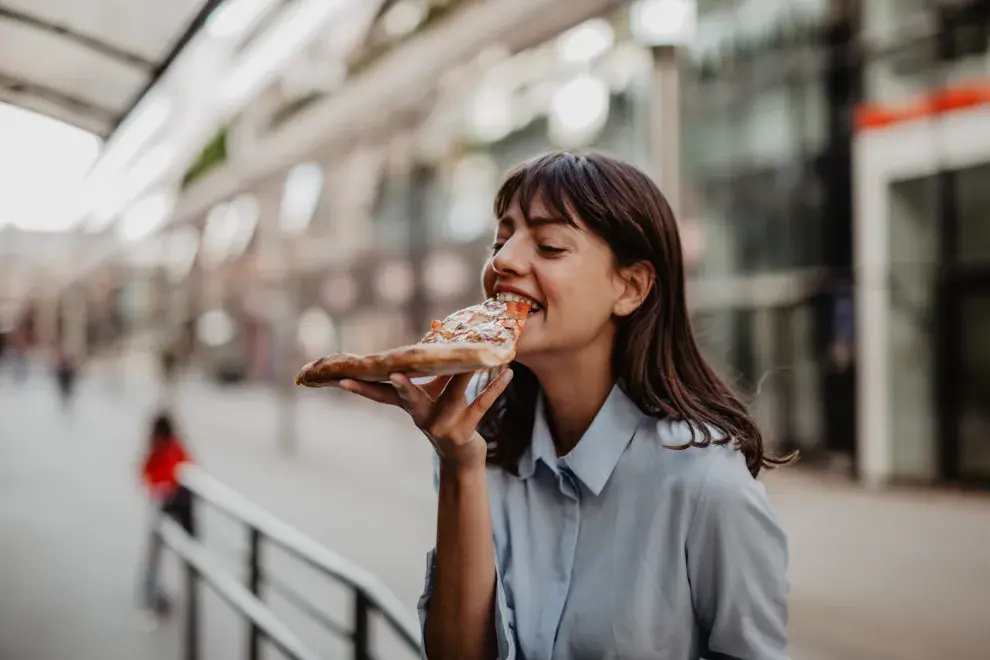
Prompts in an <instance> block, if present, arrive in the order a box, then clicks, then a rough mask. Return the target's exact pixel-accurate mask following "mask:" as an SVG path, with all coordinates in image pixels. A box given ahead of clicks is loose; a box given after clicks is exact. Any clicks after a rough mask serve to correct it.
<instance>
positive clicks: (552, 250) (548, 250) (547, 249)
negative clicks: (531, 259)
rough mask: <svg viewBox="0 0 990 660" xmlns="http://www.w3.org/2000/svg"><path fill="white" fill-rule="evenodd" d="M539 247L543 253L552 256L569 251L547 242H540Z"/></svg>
mask: <svg viewBox="0 0 990 660" xmlns="http://www.w3.org/2000/svg"><path fill="white" fill-rule="evenodd" d="M537 249H538V250H539V251H540V253H541V254H544V255H546V256H551V257H553V256H558V255H561V254H563V253H565V252H567V250H566V249H565V248H562V247H557V246H555V245H547V244H546V243H540V244H539V245H538V246H537Z"/></svg>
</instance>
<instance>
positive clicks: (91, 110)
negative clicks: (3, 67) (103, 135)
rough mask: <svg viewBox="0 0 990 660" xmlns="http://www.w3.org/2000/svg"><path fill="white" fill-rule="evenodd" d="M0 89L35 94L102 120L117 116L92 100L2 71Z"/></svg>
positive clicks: (110, 120)
mask: <svg viewBox="0 0 990 660" xmlns="http://www.w3.org/2000/svg"><path fill="white" fill-rule="evenodd" d="M0 89H5V90H7V91H10V92H15V93H20V94H27V95H28V96H36V97H38V98H40V99H44V100H46V101H49V102H51V103H54V104H56V105H58V106H60V107H63V108H66V109H68V110H73V111H75V112H78V113H81V114H86V115H89V116H91V117H95V118H98V119H100V120H101V121H103V122H112V121H114V120H115V119H116V117H117V113H116V112H114V111H113V110H111V109H110V108H105V107H103V106H100V105H97V104H96V103H93V102H92V101H87V100H86V99H81V98H79V97H78V96H73V95H72V94H67V93H66V92H63V91H61V90H58V89H55V88H53V87H48V86H47V85H42V84H40V83H36V82H32V81H30V80H23V79H21V78H16V77H14V76H12V75H10V74H9V73H4V72H3V71H0Z"/></svg>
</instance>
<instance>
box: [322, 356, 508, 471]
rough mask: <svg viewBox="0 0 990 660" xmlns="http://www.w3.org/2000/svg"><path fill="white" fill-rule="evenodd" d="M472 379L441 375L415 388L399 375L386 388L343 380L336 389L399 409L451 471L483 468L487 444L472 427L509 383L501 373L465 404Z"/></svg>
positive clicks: (462, 375) (504, 373)
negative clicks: (419, 430) (406, 415)
mask: <svg viewBox="0 0 990 660" xmlns="http://www.w3.org/2000/svg"><path fill="white" fill-rule="evenodd" d="M472 375H473V374H470V373H466V374H458V375H457V376H440V377H438V378H434V379H433V380H431V381H430V382H428V383H426V384H425V385H422V386H420V385H416V384H415V383H413V382H412V381H411V380H409V379H408V378H407V377H406V376H404V375H402V374H393V375H392V377H391V379H390V380H391V384H390V385H389V384H383V383H368V382H364V381H357V380H342V381H340V388H341V389H342V390H345V391H347V392H353V393H354V394H360V395H361V396H363V397H365V398H367V399H371V400H372V401H377V402H379V403H386V404H389V405H392V406H398V407H400V408H403V409H404V410H405V411H406V412H408V413H409V415H410V417H412V419H413V422H414V423H415V424H416V426H417V427H419V428H420V429H421V430H422V431H423V433H425V434H426V437H427V438H429V439H430V442H431V443H433V448H434V449H436V451H437V455H438V456H439V457H440V461H441V462H442V463H443V464H445V465H449V466H451V467H452V468H454V469H455V470H460V469H473V468H477V467H481V468H484V466H485V459H486V457H487V455H488V445H487V444H486V443H485V440H484V438H482V437H481V436H480V435H479V434H478V432H477V431H476V430H475V429H476V427H477V426H478V422H480V421H481V418H482V417H483V416H484V415H485V413H486V412H487V411H488V409H489V408H490V407H491V406H492V404H494V403H495V400H496V399H498V397H499V395H500V394H502V392H504V391H505V387H506V386H507V385H508V384H509V381H510V380H512V370H510V369H504V370H503V371H502V373H500V374H499V375H498V377H497V378H495V379H494V380H493V381H492V382H490V383H489V384H488V386H487V387H485V389H484V391H482V392H481V394H479V395H478V397H477V398H476V399H475V400H474V401H473V402H471V403H468V401H467V397H466V396H465V390H466V389H467V386H468V383H470V382H471V377H472Z"/></svg>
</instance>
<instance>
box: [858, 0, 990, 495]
mask: <svg viewBox="0 0 990 660" xmlns="http://www.w3.org/2000/svg"><path fill="white" fill-rule="evenodd" d="M868 5H869V11H868V12H866V13H865V19H866V22H865V24H864V33H865V35H866V36H867V40H866V43H867V59H866V62H867V65H866V95H867V102H866V103H864V104H863V106H862V107H860V108H859V110H858V112H857V117H856V118H857V126H858V129H859V131H858V134H857V137H856V190H857V193H856V245H857V255H856V267H857V273H858V282H857V284H858V288H857V300H856V308H857V312H858V314H859V318H858V325H857V329H858V337H859V340H858V350H859V353H860V354H861V355H862V356H863V357H862V360H861V371H860V378H859V383H858V385H859V401H860V408H861V410H862V411H863V415H862V417H861V419H860V425H859V429H858V438H859V446H860V454H861V456H862V460H861V466H860V467H861V473H862V474H863V476H864V477H866V478H867V479H869V480H871V481H876V482H883V481H889V480H921V481H931V480H951V481H958V482H975V483H981V484H984V485H985V484H988V483H990V192H988V191H990V2H986V1H984V0H980V1H967V2H954V3H931V2H927V3H926V2H904V1H902V0H896V1H893V0H887V1H886V2H884V1H877V2H870V3H868Z"/></svg>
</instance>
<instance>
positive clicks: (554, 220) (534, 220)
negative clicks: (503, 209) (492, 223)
mask: <svg viewBox="0 0 990 660" xmlns="http://www.w3.org/2000/svg"><path fill="white" fill-rule="evenodd" d="M498 225H499V227H505V228H507V229H512V228H514V227H515V223H514V222H513V221H512V218H511V217H509V216H503V217H502V218H501V219H500V220H499V221H498ZM526 225H527V226H529V227H543V226H546V225H563V226H565V227H571V228H573V229H578V228H579V227H578V226H577V223H576V222H574V221H573V220H571V219H570V218H559V217H556V216H549V215H531V216H530V217H529V218H528V219H527V221H526Z"/></svg>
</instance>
